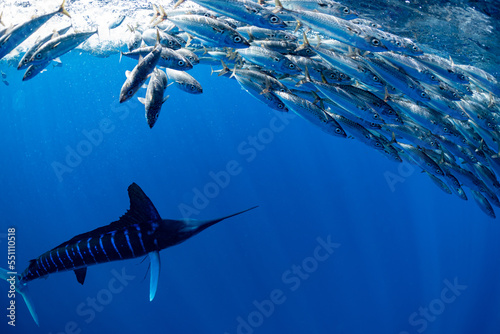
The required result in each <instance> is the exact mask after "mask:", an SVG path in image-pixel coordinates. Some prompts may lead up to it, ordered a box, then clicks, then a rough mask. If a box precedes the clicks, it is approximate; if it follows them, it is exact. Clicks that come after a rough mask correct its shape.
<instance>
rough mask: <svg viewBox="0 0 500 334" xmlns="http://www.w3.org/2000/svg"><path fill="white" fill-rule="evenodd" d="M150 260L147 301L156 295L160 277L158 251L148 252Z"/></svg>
mask: <svg viewBox="0 0 500 334" xmlns="http://www.w3.org/2000/svg"><path fill="white" fill-rule="evenodd" d="M149 258H150V260H151V273H150V275H151V280H150V285H149V301H152V300H153V298H154V297H155V295H156V289H157V288H158V280H159V279H160V266H161V264H160V253H159V252H158V251H155V252H151V253H149Z"/></svg>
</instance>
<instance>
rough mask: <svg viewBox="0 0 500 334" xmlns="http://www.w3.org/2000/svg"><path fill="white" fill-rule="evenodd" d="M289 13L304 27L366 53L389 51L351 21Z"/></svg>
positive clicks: (307, 12)
mask: <svg viewBox="0 0 500 334" xmlns="http://www.w3.org/2000/svg"><path fill="white" fill-rule="evenodd" d="M289 13H290V14H291V15H292V16H293V17H295V19H297V20H298V21H300V22H302V23H303V24H304V25H306V26H308V27H310V28H312V29H314V30H315V31H317V32H319V33H322V34H324V35H326V36H328V37H330V38H333V39H336V40H338V41H341V42H343V43H345V44H348V45H351V46H353V47H356V48H359V49H361V50H366V51H372V52H382V51H387V47H386V46H385V45H384V44H383V42H382V40H380V39H379V38H377V37H375V36H372V35H370V34H368V33H364V32H363V30H362V29H361V28H359V26H357V25H355V24H352V23H349V21H346V20H343V19H341V18H337V17H335V16H332V15H327V14H323V13H318V12H309V11H301V12H296V11H289Z"/></svg>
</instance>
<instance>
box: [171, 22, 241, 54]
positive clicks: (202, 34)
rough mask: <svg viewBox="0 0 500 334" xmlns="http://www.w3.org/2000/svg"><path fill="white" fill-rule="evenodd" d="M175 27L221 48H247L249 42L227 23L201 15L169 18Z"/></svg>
mask: <svg viewBox="0 0 500 334" xmlns="http://www.w3.org/2000/svg"><path fill="white" fill-rule="evenodd" d="M169 20H170V21H172V22H173V23H174V24H175V25H177V26H178V27H180V28H181V29H183V30H185V31H187V32H189V33H190V34H192V35H194V36H196V37H198V38H199V39H201V40H203V41H209V42H211V43H214V44H215V45H217V46H219V47H224V46H227V47H231V48H246V47H248V46H250V44H249V43H248V41H247V40H246V39H245V38H244V37H243V36H241V34H240V33H239V32H237V31H236V30H234V29H233V28H231V27H230V26H228V25H227V24H226V23H224V22H222V21H219V20H216V19H212V18H210V17H205V16H200V15H179V16H174V17H169Z"/></svg>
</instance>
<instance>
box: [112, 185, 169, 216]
mask: <svg viewBox="0 0 500 334" xmlns="http://www.w3.org/2000/svg"><path fill="white" fill-rule="evenodd" d="M128 196H129V198H130V209H129V210H128V211H127V212H126V213H125V214H124V215H123V216H121V217H120V222H121V221H123V220H133V221H135V220H144V219H145V220H146V221H156V220H160V219H161V217H160V214H159V213H158V211H156V208H155V206H154V205H153V202H151V200H150V199H149V198H148V196H146V194H145V193H144V192H143V191H142V189H141V188H140V187H139V186H138V185H137V184H136V183H132V184H131V185H130V186H129V187H128Z"/></svg>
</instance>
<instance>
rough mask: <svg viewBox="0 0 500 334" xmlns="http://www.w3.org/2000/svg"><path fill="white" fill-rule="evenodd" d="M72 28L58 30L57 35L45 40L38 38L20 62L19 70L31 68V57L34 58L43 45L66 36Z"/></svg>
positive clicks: (54, 34) (46, 37)
mask: <svg viewBox="0 0 500 334" xmlns="http://www.w3.org/2000/svg"><path fill="white" fill-rule="evenodd" d="M70 28H71V26H68V27H66V28H63V29H60V30H58V31H57V32H56V33H53V34H49V35H47V36H45V37H44V38H38V39H37V40H36V41H35V43H34V44H33V45H32V46H31V48H29V49H28V51H26V53H25V54H24V56H23V58H21V60H20V61H19V64H18V65H17V69H18V70H21V69H23V68H27V67H28V66H29V62H30V59H31V57H33V55H34V54H35V52H36V51H37V49H38V48H39V47H40V46H41V45H43V44H45V43H47V42H48V41H49V40H50V39H52V38H55V37H57V36H60V35H64V34H65V33H66V32H68V30H69V29H70Z"/></svg>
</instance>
